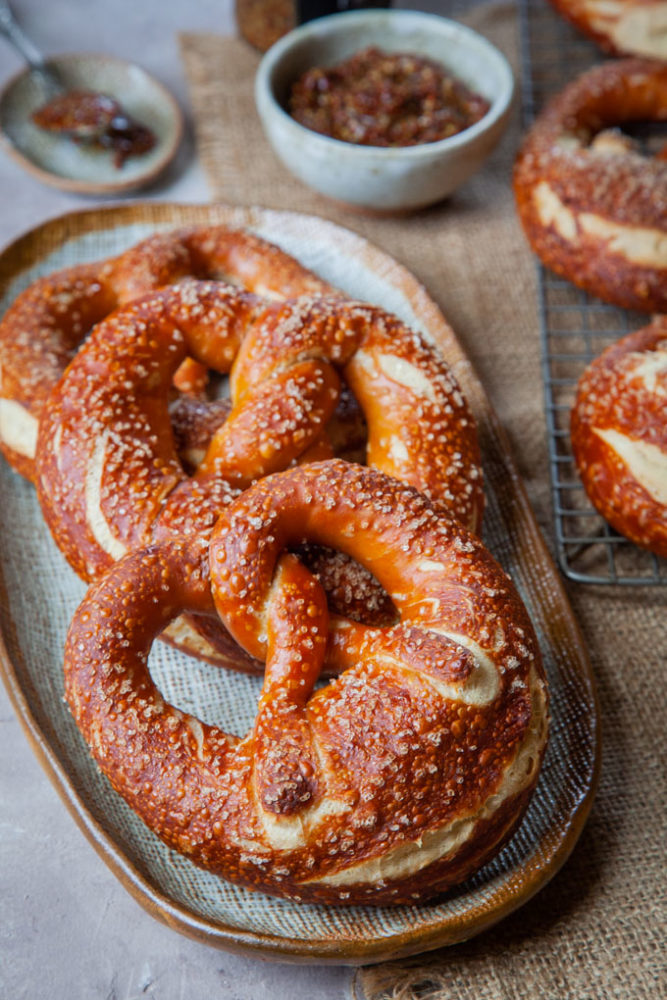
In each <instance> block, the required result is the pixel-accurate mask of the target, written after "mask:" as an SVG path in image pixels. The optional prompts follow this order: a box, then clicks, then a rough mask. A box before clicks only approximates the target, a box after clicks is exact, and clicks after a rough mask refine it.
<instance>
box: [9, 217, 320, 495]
mask: <svg viewBox="0 0 667 1000" xmlns="http://www.w3.org/2000/svg"><path fill="white" fill-rule="evenodd" d="M188 277H194V278H215V279H216V280H224V281H228V282H231V283H232V284H236V285H240V286H242V287H243V288H246V289H247V290H249V291H252V292H254V293H255V294H257V295H261V296H263V297H265V298H269V299H282V298H290V297H294V296H297V295H306V294H308V295H313V294H332V293H334V291H335V290H334V289H333V288H332V287H331V285H329V284H328V283H327V282H325V281H322V280H321V279H320V278H318V277H317V276H316V275H315V274H313V273H312V271H309V270H308V269H307V268H305V267H303V266H302V265H301V264H300V263H299V262H298V261H297V260H295V259H294V258H293V257H291V256H290V255H289V254H287V253H285V252H284V251H283V250H281V249H280V248H279V247H277V246H274V245H273V244H272V243H268V242H267V241H266V240H263V239H261V238H260V237H258V236H255V235H253V234H252V233H249V232H245V231H243V230H239V229H230V228H229V227H227V226H200V227H196V228H192V229H178V230H175V231H171V232H168V233H156V234H154V235H153V236H150V237H148V239H145V240H142V241H141V243H138V244H137V245H136V246H133V247H130V249H129V250H126V251H125V252H124V253H122V254H120V255H119V256H118V257H113V258H111V259H109V260H103V261H97V262H95V263H92V264H80V265H77V266H75V267H69V268H65V269H64V270H61V271H57V272H56V273H55V274H50V275H47V276H45V277H42V278H39V279H38V280H37V281H35V282H33V284H32V285H30V286H29V288H27V289H26V290H25V291H24V292H22V294H21V295H19V296H18V298H17V299H16V301H15V302H14V303H13V304H12V306H11V307H10V309H9V310H8V311H7V313H6V315H5V316H4V317H3V319H2V322H0V365H1V366H2V383H1V385H0V448H1V449H2V451H3V452H4V454H5V457H6V458H7V460H8V461H9V462H10V464H11V465H12V466H13V467H14V468H15V469H16V470H17V471H18V472H20V473H21V474H22V475H24V476H27V477H28V478H30V479H33V478H34V476H35V467H34V458H35V448H36V441H37V428H38V422H39V418H40V415H41V412H42V408H43V406H44V404H45V402H46V400H47V398H48V396H49V393H50V392H51V390H52V388H53V387H54V385H55V384H56V382H57V381H58V379H59V378H60V377H61V375H62V373H63V371H64V370H65V368H66V366H67V365H68V364H69V362H70V361H71V360H72V358H73V356H74V355H75V353H76V351H77V350H78V348H79V347H80V346H81V344H82V343H83V341H84V339H85V338H86V336H87V334H88V333H89V331H90V330H91V329H92V327H93V326H95V325H96V324H97V323H100V322H102V321H103V320H104V319H106V317H107V316H108V315H109V314H110V313H111V312H112V311H113V310H114V309H116V308H118V307H119V306H121V305H124V304H127V303H128V302H131V301H132V300H133V299H136V298H138V297H139V296H141V295H145V294H146V293H148V292H151V291H154V290H155V289H157V288H160V287H162V286H164V285H170V284H174V283H176V282H179V281H182V280H183V279H185V278H188ZM201 378H202V372H201V370H200V369H198V368H196V367H193V366H192V365H191V364H186V367H185V368H184V370H183V371H182V372H179V373H175V381H176V384H177V386H178V388H180V389H183V390H185V391H186V392H192V391H196V390H198V389H200V388H201ZM179 415H180V416H181V419H182V421H183V422H184V423H185V424H186V426H187V425H188V424H191V423H192V422H193V421H194V422H198V423H200V422H201V421H202V419H203V420H204V421H205V420H206V415H205V414H202V413H201V411H200V409H199V408H196V407H195V408H194V410H193V409H191V408H188V407H187V405H186V404H184V405H183V406H182V408H181V412H180V413H179ZM218 422H220V421H218ZM209 424H210V420H209ZM204 426H207V425H206V423H205V424H204Z"/></svg>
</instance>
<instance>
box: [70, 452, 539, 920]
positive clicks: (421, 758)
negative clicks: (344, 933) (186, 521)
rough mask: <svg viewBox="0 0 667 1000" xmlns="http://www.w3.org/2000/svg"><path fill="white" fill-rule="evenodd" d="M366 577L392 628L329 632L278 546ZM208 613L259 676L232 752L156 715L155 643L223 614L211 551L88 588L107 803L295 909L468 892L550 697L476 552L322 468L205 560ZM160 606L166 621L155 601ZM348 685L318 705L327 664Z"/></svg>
mask: <svg viewBox="0 0 667 1000" xmlns="http://www.w3.org/2000/svg"><path fill="white" fill-rule="evenodd" d="M304 536H305V537H306V538H311V539H313V540H315V541H318V542H324V543H327V544H334V545H336V546H340V547H341V548H342V549H343V550H344V551H346V552H348V553H350V554H353V555H355V556H356V557H361V558H362V559H363V561H364V562H365V563H366V565H367V566H368V567H369V568H371V569H373V571H374V572H376V573H377V575H378V578H379V579H380V580H381V581H382V583H383V584H384V585H385V587H387V589H388V590H389V591H390V593H391V594H392V597H393V599H394V601H395V603H396V606H397V608H398V610H399V619H400V620H399V623H398V624H397V625H395V626H393V627H391V628H388V629H377V628H368V627H364V626H361V625H359V624H355V623H354V622H351V621H348V620H333V621H331V622H330V624H329V640H328V643H327V618H328V612H327V609H326V603H325V601H324V597H323V594H322V591H321V589H320V587H319V584H318V583H317V582H316V581H315V580H314V578H313V577H312V576H311V575H310V574H309V572H308V571H307V570H306V569H305V568H304V567H302V566H300V565H299V563H298V562H297V561H296V560H295V558H294V557H293V556H291V555H284V554H283V553H284V546H285V545H288V544H290V542H291V541H294V540H295V539H297V538H298V539H302V538H303V537H304ZM209 558H210V574H211V583H212V586H213V598H214V600H215V604H216V606H217V608H218V611H219V612H220V613H221V614H222V616H223V618H224V620H225V623H226V625H227V627H228V628H229V629H230V630H231V632H232V633H233V634H234V635H235V636H236V638H237V639H238V640H239V641H242V642H243V643H244V644H245V645H246V648H248V649H249V650H251V651H255V650H265V651H266V654H267V667H266V675H265V680H264V685H263V688H262V693H261V696H260V700H259V706H258V713H257V718H256V721H255V724H254V726H253V728H252V730H251V732H250V733H249V734H248V735H247V736H245V737H244V738H242V739H241V740H240V741H239V740H238V738H237V737H235V736H232V735H231V734H228V733H224V732H222V731H221V730H220V729H219V728H217V727H215V726H212V725H208V724H204V723H203V722H200V721H199V720H197V719H196V718H194V717H193V716H189V715H185V714H183V713H182V712H179V711H178V710H177V709H175V708H174V707H172V706H169V705H167V704H165V703H164V701H163V700H162V699H161V697H160V695H159V693H158V692H157V690H156V689H155V686H154V684H153V682H152V681H151V679H150V674H149V673H148V669H147V667H146V656H147V653H148V649H149V647H150V641H151V638H152V636H153V635H155V634H156V633H157V632H159V630H160V629H161V628H163V627H164V626H165V625H166V624H167V622H168V621H169V620H170V619H171V618H172V617H173V616H174V615H176V614H178V613H179V611H180V610H181V609H182V608H183V607H185V608H188V609H190V610H196V611H198V612H199V613H208V612H209V611H210V610H211V600H212V598H211V591H210V589H209V582H208V562H207V559H206V542H205V540H202V539H199V540H198V539H194V538H193V539H190V540H189V541H187V542H171V543H168V544H166V545H165V546H162V547H159V548H151V549H147V550H145V551H140V552H135V553H132V554H131V555H130V556H129V557H128V558H127V559H125V560H123V561H122V562H120V563H119V564H117V565H116V566H115V567H113V569H112V570H111V572H110V573H109V574H108V575H107V576H106V577H104V579H103V580H102V581H101V582H100V583H99V584H97V585H96V586H95V587H93V588H92V589H91V591H90V592H89V594H88V596H87V597H86V599H85V600H84V602H83V604H82V605H81V607H80V609H79V611H78V612H77V614H76V616H75V618H74V621H73V623H72V626H71V629H70V633H69V636H68V641H67V650H66V661H65V676H66V692H67V699H68V702H69V704H70V706H71V708H72V711H73V713H74V716H75V719H76V721H77V723H78V725H79V726H80V728H81V729H82V732H83V733H84V736H85V738H86V739H87V741H88V742H89V744H90V746H91V749H92V751H93V753H94V755H95V757H96V759H97V760H98V762H99V763H100V766H101V767H102V769H103V770H104V772H105V773H106V774H107V775H108V777H109V778H110V780H111V781H112V783H113V785H114V787H115V788H116V789H117V790H118V791H119V792H120V793H121V794H122V795H123V796H124V797H125V798H126V799H127V801H128V802H129V803H130V805H131V806H132V807H133V808H134V809H135V810H136V811H137V812H138V813H139V815H140V816H141V817H142V818H143V819H144V821H145V822H147V823H148V824H149V825H150V826H151V828H152V829H153V830H154V831H155V832H156V833H157V834H158V835H159V836H161V837H162V838H163V839H164V840H165V841H166V842H167V843H168V844H170V845H172V846H174V847H176V848H178V849H179V850H181V851H183V852H185V853H186V854H188V855H189V856H190V857H191V858H192V859H193V860H194V861H196V862H197V863H198V864H201V865H203V866H205V867H208V868H210V869H211V870H213V871H215V872H218V873H220V874H222V875H224V876H225V877H227V878H230V879H232V880H234V881H238V882H241V883H242V884H245V885H250V886H253V887H256V888H261V889H263V890H264V891H268V892H272V893H277V894H280V895H289V896H292V897H294V898H297V899H307V900H311V901H322V902H372V903H396V902H402V901H409V900H413V899H415V898H426V897H428V896H429V895H433V894H435V893H437V892H440V891H442V890H443V889H444V888H446V887H447V886H449V885H451V884H454V883H455V882H457V881H460V880H461V879H463V878H465V877H466V876H467V875H468V874H469V872H470V871H471V870H473V869H474V868H477V867H479V865H480V864H482V863H483V861H484V860H485V859H486V858H487V857H488V856H489V855H490V854H491V853H494V852H495V851H496V850H497V849H498V848H499V846H500V844H502V843H503V842H504V840H505V839H506V838H507V837H508V836H509V834H510V833H511V831H512V830H513V829H514V826H515V825H516V823H517V822H518V819H519V818H520V816H521V814H522V812H523V810H524V808H525V806H526V804H527V801H528V798H529V796H530V793H531V791H532V789H533V787H534V785H535V782H536V779H537V774H538V771H539V764H540V760H541V757H542V753H543V751H544V745H545V740H546V727H547V708H546V689H545V685H544V677H543V673H542V668H541V665H540V658H539V651H538V648H537V643H536V640H535V636H534V634H533V631H532V628H531V625H530V622H529V619H528V616H527V614H526V612H525V610H524V608H523V606H522V605H521V602H520V600H519V598H518V597H517V595H516V593H515V591H514V589H513V587H512V585H511V583H510V582H509V580H508V578H507V577H506V576H505V574H504V573H503V572H502V571H501V570H500V569H499V567H498V566H497V565H496V564H495V562H494V560H493V559H492V557H491V556H490V555H489V554H488V553H487V552H486V550H485V549H484V548H483V546H482V544H481V543H480V542H479V541H478V540H477V539H476V538H475V537H474V536H473V535H471V534H469V533H468V532H467V531H466V530H465V529H464V528H463V527H461V526H460V525H458V524H457V523H456V522H455V521H453V520H450V519H449V518H445V517H444V516H443V515H442V513H440V512H439V511H438V509H437V508H436V507H435V506H434V505H433V504H432V503H430V502H429V500H428V499H427V498H425V497H424V496H423V495H421V494H419V493H418V492H417V491H416V490H414V489H413V488H411V487H409V486H406V485H401V484H399V483H397V482H396V481H395V480H392V479H390V478H388V477H386V476H384V475H382V474H381V473H378V472H376V471H375V470H371V469H366V468H362V467H354V466H352V465H350V464H349V463H345V462H340V461H331V462H324V463H319V464H317V465H308V466H303V467H300V468H299V469H294V470H289V471H287V472H283V473H278V474H276V475H274V476H271V477H268V478H266V479H263V480H261V481H260V482H258V483H256V484H255V485H253V486H252V487H251V488H250V489H249V490H248V491H246V492H245V493H244V494H242V495H241V496H239V497H238V498H237V499H236V500H235V501H234V502H233V503H232V504H231V505H229V506H228V507H227V508H226V510H225V512H224V513H223V516H222V517H221V519H220V521H219V523H218V525H217V526H216V529H215V531H214V534H213V537H212V541H211V544H210V553H209ZM158 594H159V595H160V597H159V600H157V601H156V596H157V595H158ZM327 662H335V663H336V664H338V665H342V666H344V668H345V669H344V672H343V673H342V675H341V676H340V677H338V678H337V679H336V680H335V681H332V682H331V683H330V684H329V685H328V686H327V687H325V688H323V689H321V690H318V691H317V692H315V693H313V685H314V682H315V680H316V678H317V676H318V674H319V672H320V669H321V666H322V664H323V663H327Z"/></svg>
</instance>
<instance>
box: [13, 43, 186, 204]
mask: <svg viewBox="0 0 667 1000" xmlns="http://www.w3.org/2000/svg"><path fill="white" fill-rule="evenodd" d="M46 66H47V69H48V68H52V69H53V70H55V72H56V74H57V76H58V79H59V81H60V82H61V83H62V85H63V88H64V89H65V90H92V91H96V92H99V93H102V94H106V95H108V96H109V97H114V98H116V100H118V101H119V102H120V104H121V105H122V106H123V109H124V111H125V112H127V114H129V115H131V116H132V117H133V118H135V119H136V120H137V121H138V122H141V124H142V125H147V126H148V127H149V128H150V129H151V131H152V132H153V133H154V134H155V139H156V142H155V146H154V147H153V149H151V150H150V151H149V152H147V153H145V154H143V155H141V156H130V157H128V159H126V160H125V162H124V163H123V165H122V166H120V167H117V166H115V165H114V157H113V153H112V152H111V151H110V150H106V149H99V148H95V147H90V146H89V147H87V146H84V145H81V144H79V143H75V142H73V141H72V140H71V139H68V138H66V137H64V136H60V135H55V134H52V133H49V132H46V131H44V130H43V129H40V128H38V127H37V126H36V125H35V124H33V122H32V120H31V116H32V113H33V111H35V110H36V109H37V108H38V107H39V106H40V105H41V104H43V103H44V102H45V100H47V99H48V95H47V94H45V91H44V88H43V86H40V81H39V78H38V77H36V75H35V74H34V73H33V72H31V71H30V70H29V69H26V70H24V71H22V72H21V73H19V74H18V75H17V76H15V77H14V78H13V79H11V80H10V81H9V82H8V83H7V85H6V86H5V88H4V90H3V91H2V93H1V94H0V136H1V137H2V139H3V140H4V145H5V147H6V148H7V149H8V151H9V152H10V153H11V154H12V155H13V156H14V158H15V159H17V160H18V162H19V163H20V164H21V166H22V167H24V168H25V169H26V170H28V171H30V173H32V174H33V175H34V176H35V177H37V178H39V180H41V181H43V182H44V183H45V184H51V185H54V186H55V187H59V188H63V189H64V190H66V191H73V192H77V193H79V194H90V195H106V194H118V193H120V192H127V191H132V190H136V189H137V188H140V187H144V186H145V185H146V184H149V183H150V182H151V181H153V180H155V179H156V178H157V177H158V175H159V174H161V173H162V171H163V170H164V169H165V168H166V167H167V165H168V164H169V163H170V162H171V161H172V160H173V158H174V156H175V155H176V152H177V150H178V147H179V145H180V142H181V138H182V135H183V115H182V112H181V109H180V108H179V106H178V104H177V103H176V101H175V100H174V98H173V97H172V96H171V94H170V93H169V92H168V91H167V90H166V89H165V88H164V87H163V86H162V84H160V83H158V82H157V80H155V79H154V78H153V77H152V76H149V74H148V73H146V72H145V71H144V70H143V69H141V68H140V67H139V66H136V65H134V64H132V63H127V62H123V61H122V60H121V59H115V58H113V57H111V56H106V55H104V56H102V55H87V54H82V55H62V56H54V57H53V58H52V59H49V61H48V62H47V64H46Z"/></svg>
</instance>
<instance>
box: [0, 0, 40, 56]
mask: <svg viewBox="0 0 667 1000" xmlns="http://www.w3.org/2000/svg"><path fill="white" fill-rule="evenodd" d="M0 33H1V34H3V35H4V36H5V37H6V38H7V39H8V40H9V41H10V42H11V43H12V45H13V46H14V48H15V49H16V50H17V52H19V53H20V54H21V55H22V56H23V58H24V59H25V61H26V62H27V63H28V65H29V66H30V67H31V69H34V70H37V71H38V72H44V69H45V63H44V56H43V55H42V53H41V52H40V51H39V49H38V48H37V47H36V46H35V45H33V43H32V42H31V41H30V39H29V38H28V36H27V35H26V34H25V32H24V31H23V29H22V28H21V26H20V25H19V23H18V21H17V20H16V18H15V17H14V15H13V13H12V10H11V7H10V6H9V4H8V3H7V0H0Z"/></svg>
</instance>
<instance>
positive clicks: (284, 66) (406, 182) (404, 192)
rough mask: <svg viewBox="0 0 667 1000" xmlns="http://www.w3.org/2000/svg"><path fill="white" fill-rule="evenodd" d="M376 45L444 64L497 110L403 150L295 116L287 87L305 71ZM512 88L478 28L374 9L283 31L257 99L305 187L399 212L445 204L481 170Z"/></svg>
mask: <svg viewBox="0 0 667 1000" xmlns="http://www.w3.org/2000/svg"><path fill="white" fill-rule="evenodd" d="M368 45H374V46H376V47H378V48H380V49H383V50H385V51H388V52H408V53H413V54H416V55H420V56H425V57H427V58H430V59H434V60H436V61H437V62H439V63H440V64H442V65H443V66H444V68H445V69H446V70H448V71H449V72H450V73H451V74H452V75H453V76H454V77H457V78H458V79H459V80H461V81H462V82H463V83H465V84H466V85H467V86H468V87H470V89H471V90H473V91H476V92H477V93H478V94H481V95H482V96H483V97H485V98H486V99H487V100H488V101H489V103H490V105H491V107H490V109H489V111H488V112H487V114H486V115H485V116H484V117H483V118H482V119H481V120H480V121H478V122H477V123H476V124H474V125H472V126H471V127H470V128H468V129H466V130H465V131H463V132H459V133H458V134H457V135H453V136H451V137H450V138H449V139H441V140H439V141H438V142H430V143H423V144H421V145H418V146H405V147H400V148H395V147H391V148H387V147H379V146H361V145H354V144H353V143H348V142H342V141H340V140H338V139H330V138H328V137H327V136H323V135H320V134H319V133H317V132H313V131H311V130H310V129H308V128H305V127H304V126H302V125H300V124H298V122H296V121H294V119H293V118H291V117H290V115H289V114H288V113H287V111H286V110H285V108H286V105H287V99H288V95H289V90H290V87H291V85H292V83H293V82H294V81H295V80H296V79H297V78H298V77H299V76H300V75H301V74H302V73H303V72H305V70H307V69H310V68H312V67H313V66H322V67H326V66H331V65H333V64H335V63H338V62H340V61H341V60H343V59H346V58H347V57H348V56H351V55H352V54H353V53H355V52H358V51H359V50H360V49H363V48H365V47H366V46H368ZM513 91H514V80H513V76H512V70H511V69H510V66H509V64H508V62H507V60H506V59H505V57H504V56H503V55H502V54H501V53H500V52H499V51H498V50H497V49H496V48H494V46H493V45H491V43H490V42H487V40H486V39H485V38H483V37H482V36H481V35H478V34H477V33H476V32H475V31H471V30H470V28H466V27H464V26H463V25H461V24H458V23H456V22H455V21H450V20H447V19H446V18H444V17H440V16H439V15H437V14H423V13H418V12H413V11H400V10H394V11H392V10H375V11H355V12H350V13H344V14H333V15H331V16H330V17H323V18H320V19H318V20H315V21H310V22H309V23H307V24H305V25H303V26H302V27H300V28H296V29H295V30H294V31H291V32H290V33H289V34H288V35H285V37H284V38H282V39H280V41H278V42H277V43H276V44H275V45H273V46H272V47H271V48H270V49H269V51H268V52H267V53H266V54H265V56H264V58H263V59H262V62H261V63H260V66H259V70H258V72H257V77H256V81H255V102H256V105H257V110H258V113H259V116H260V118H261V121H262V124H263V127H264V130H265V132H266V135H267V137H268V139H269V141H270V143H271V145H272V146H273V149H274V150H275V152H276V154H277V155H278V156H279V158H280V159H281V160H282V162H283V163H284V164H285V166H286V167H287V168H288V169H289V170H291V171H292V173H293V174H295V175H296V176H297V177H298V178H299V179H300V180H302V181H303V182H304V183H305V184H307V185H309V187H312V188H315V190H317V191H319V192H320V193H322V194H325V195H328V196H329V197H330V198H335V199H337V200H338V201H342V202H346V203H347V204H349V205H352V206H356V207H359V208H367V209H374V210H378V211H399V210H406V209H416V208H421V207H423V206H424V205H430V204H432V203H433V202H436V201H440V199H442V198H444V197H445V196H446V195H448V194H450V193H451V192H452V191H454V189H455V188H457V187H458V186H459V185H460V184H462V183H463V182H464V181H465V180H467V179H468V178H469V177H470V176H471V174H473V173H474V172H475V171H476V170H477V169H478V168H479V167H480V166H481V164H482V163H483V161H484V160H485V158H486V157H487V156H488V155H489V153H490V152H491V150H492V149H493V148H494V146H495V145H496V143H497V142H498V140H499V139H500V136H501V135H502V132H503V129H504V128H505V125H506V123H507V118H508V115H509V110H510V105H511V101H512V94H513Z"/></svg>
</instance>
